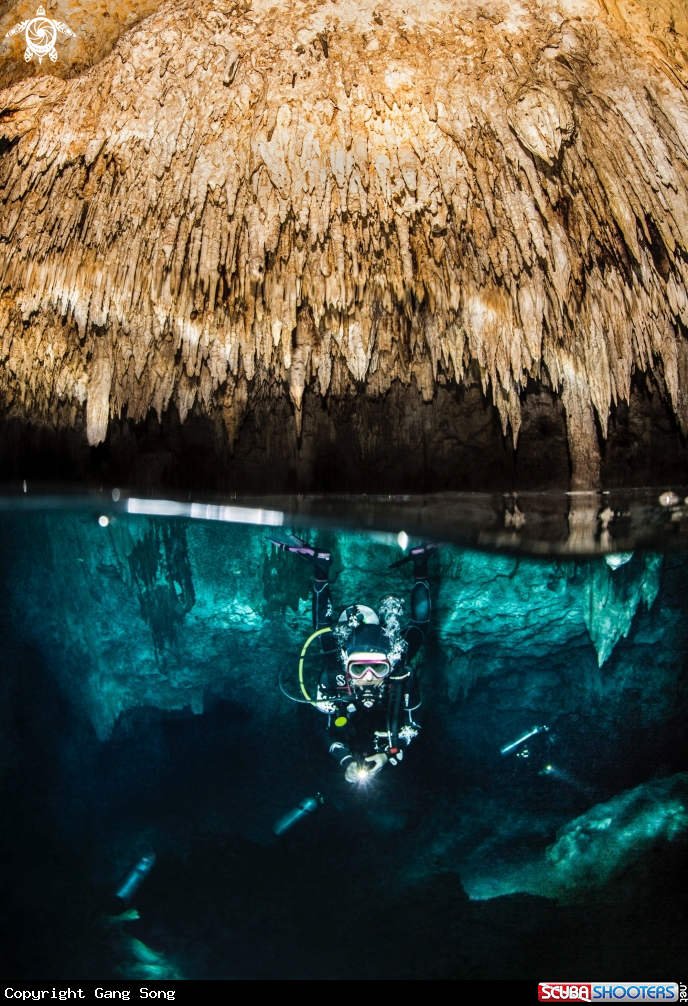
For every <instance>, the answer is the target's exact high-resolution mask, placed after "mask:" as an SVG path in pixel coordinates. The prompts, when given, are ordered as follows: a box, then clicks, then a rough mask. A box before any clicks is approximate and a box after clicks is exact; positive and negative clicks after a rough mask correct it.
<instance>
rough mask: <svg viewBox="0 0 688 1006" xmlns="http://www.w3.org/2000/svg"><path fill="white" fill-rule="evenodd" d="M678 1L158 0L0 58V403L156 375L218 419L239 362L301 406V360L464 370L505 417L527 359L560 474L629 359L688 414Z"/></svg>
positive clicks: (168, 399)
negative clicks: (545, 403) (554, 405)
mask: <svg viewBox="0 0 688 1006" xmlns="http://www.w3.org/2000/svg"><path fill="white" fill-rule="evenodd" d="M68 6H69V5H64V6H63V7H60V13H59V16H60V17H61V18H62V19H64V20H65V21H69V23H70V26H71V27H72V28H75V29H76V28H78V27H79V23H78V16H77V13H76V12H77V10H79V9H81V8H78V5H76V4H75V5H73V8H71V7H70V8H69V10H68V9H67V7H68ZM154 6H155V4H151V5H150V7H151V8H152V7H154ZM246 7H248V0H247V2H246ZM55 9H57V8H55ZM27 10H28V8H27ZM52 10H53V8H51V11H52ZM72 10H73V13H70V11H72ZM114 10H115V7H114V5H113V11H114ZM116 10H117V11H118V12H121V13H118V14H117V18H119V20H118V21H117V23H118V24H121V25H122V26H125V24H126V23H127V17H129V16H130V14H131V12H130V14H127V10H128V8H125V7H121V8H120V7H119V6H118V7H116ZM137 10H138V11H140V10H141V8H137ZM29 13H31V11H29ZM49 13H50V12H49ZM19 16H24V8H21V10H20V7H19V6H17V7H14V8H12V11H9V12H7V13H6V14H5V21H6V22H7V24H8V25H9V23H10V22H11V21H13V19H14V18H16V17H19ZM54 16H57V14H55V15H54ZM81 16H82V17H85V15H83V14H82V15H81ZM131 16H132V17H133V16H134V15H133V14H131ZM94 18H95V15H93V16H92V18H91V21H90V22H89V25H90V26H91V27H89V28H88V30H89V31H91V30H93V32H94V33H96V34H97V23H96V20H94ZM112 20H113V28H112V29H111V31H110V34H109V35H108V38H109V39H110V41H108V42H107V43H104V42H103V43H102V50H99V52H102V53H105V52H106V51H107V48H108V46H109V45H111V44H112V40H114V38H115V35H116V33H117V31H116V30H115V28H114V21H115V20H116V19H115V18H114V17H113V18H112ZM4 23H5V22H3V24H4ZM82 23H83V22H82ZM85 30H86V29H84V31H85ZM117 30H119V29H117ZM685 31H686V17H685V12H684V11H682V10H681V9H680V8H679V7H678V6H671V5H670V4H665V5H663V6H659V5H657V6H652V7H651V6H649V5H647V6H641V5H636V4H633V3H630V2H627V3H623V4H622V3H619V4H614V5H609V6H608V7H605V6H603V5H601V4H598V3H596V2H593V0H586V2H578V3H573V2H570V0H549V2H545V3H539V4H536V3H534V2H532V0H530V2H523V3H503V2H500V0H493V2H491V3H487V4H482V5H477V4H475V3H460V2H459V3H456V2H454V3H450V2H447V0H430V2H424V3H422V4H421V3H416V4H414V3H402V2H401V0H389V2H385V3H374V2H373V0H361V2H356V3H353V2H346V0H341V2H324V3H310V4H309V3H300V2H291V3H283V4H281V5H280V6H279V7H275V6H272V5H271V4H269V3H268V2H266V0H262V2H256V3H254V4H253V7H251V8H250V9H240V8H239V7H238V6H237V5H236V4H229V3H224V2H218V3H215V4H210V3H205V4H199V3H191V2H189V0H171V2H168V3H165V4H163V5H161V6H160V7H159V8H158V9H157V10H155V11H154V13H152V14H151V15H150V16H149V17H148V18H147V19H145V20H143V21H141V22H140V23H139V24H138V25H137V26H136V27H134V28H133V29H132V30H131V31H129V32H127V33H126V34H124V35H122V37H120V39H119V41H118V42H117V44H116V45H115V48H114V49H113V51H112V52H110V54H109V55H104V57H103V58H101V59H100V61H99V62H97V63H96V65H94V66H93V68H92V69H91V70H90V71H88V72H85V73H81V74H80V75H77V76H74V77H72V78H71V79H69V80H61V79H58V78H56V77H54V76H53V77H50V76H43V77H31V78H29V79H26V80H22V81H20V82H18V83H16V84H14V85H13V86H12V87H10V88H7V89H6V90H5V91H3V92H1V93H0V124H1V126H2V133H3V134H4V136H5V138H6V140H5V147H6V150H5V152H4V154H3V156H2V158H1V159H0V198H1V199H2V215H1V217H0V276H1V277H2V282H1V290H2V294H1V300H0V338H1V339H2V342H0V356H1V357H2V360H3V361H4V362H3V369H2V372H1V373H0V388H1V391H2V394H3V397H4V401H5V403H6V406H7V407H8V408H9V409H10V411H14V412H15V413H23V414H27V413H28V414H31V415H32V416H34V417H36V418H41V419H42V421H45V422H50V423H60V422H62V423H65V422H66V423H76V422H79V421H80V417H81V416H83V414H84V410H85V416H86V422H87V429H88V438H89V442H90V443H92V444H96V443H98V442H100V441H102V440H103V438H104V437H105V434H106V430H107V422H108V418H109V417H110V416H112V415H120V414H122V413H124V412H126V414H127V415H129V416H131V417H133V418H135V419H141V418H143V417H144V416H145V415H146V414H147V412H148V411H149V410H150V409H151V408H153V409H156V410H157V411H158V412H160V411H161V410H163V409H165V408H166V407H167V406H168V405H169V404H170V403H173V404H175V405H176V407H177V408H178V410H179V412H180V415H181V417H182V419H183V418H184V417H185V416H186V415H187V414H188V412H189V410H190V409H191V408H194V407H197V408H201V409H203V410H206V411H211V410H221V411H222V414H223V416H224V418H225V422H226V425H227V427H228V429H229V431H230V436H233V435H234V434H235V433H236V429H237V426H238V424H239V423H240V421H241V419H242V417H243V414H244V412H245V409H246V408H247V405H248V403H249V402H250V396H251V394H255V393H257V389H263V391H264V392H265V393H274V392H275V389H280V388H282V387H285V388H287V387H288V389H289V394H290V395H291V399H292V401H293V403H294V408H295V416H296V422H297V426H298V424H299V421H300V407H301V401H302V396H303V393H304V389H305V387H307V386H309V385H313V386H314V387H316V388H317V389H319V391H320V392H321V393H322V394H323V395H326V394H329V395H335V396H339V395H345V394H350V393H354V392H356V393H360V392H362V391H363V390H365V392H366V393H367V394H372V395H377V394H380V393H382V392H384V391H385V390H386V389H387V388H388V387H389V386H390V383H391V382H392V381H393V380H395V379H398V380H401V381H402V382H409V381H411V380H415V382H416V383H417V384H418V386H419V387H420V388H421V389H422V390H423V394H424V396H425V397H426V398H431V397H432V395H433V393H434V388H435V387H436V383H437V382H438V381H439V382H441V383H445V382H447V381H449V382H454V381H456V382H461V381H463V380H466V379H469V378H472V377H473V376H474V375H476V374H477V375H479V379H480V380H481V382H482V384H483V387H484V389H485V390H486V391H489V393H490V394H491V395H492V396H493V399H494V401H495V404H496V405H497V407H498V409H499V411H500V414H501V416H502V421H503V426H504V431H505V434H506V433H508V432H510V433H511V435H512V436H513V438H514V441H516V440H517V437H518V430H519V425H520V396H521V395H522V394H523V391H524V388H525V386H526V383H527V381H528V379H529V378H530V377H534V378H537V379H540V380H543V381H545V383H547V384H549V385H550V386H552V387H553V388H555V389H556V390H558V391H559V392H561V394H562V397H563V401H564V405H565V408H566V411H567V420H568V425H569V442H570V446H571V453H572V460H573V465H574V481H575V479H576V478H578V479H579V481H581V480H582V481H585V478H587V476H586V475H585V472H586V471H588V470H590V469H594V468H595V465H596V464H597V463H598V461H599V452H598V449H597V446H596V434H595V422H596V421H597V422H599V425H600V427H601V429H602V431H603V433H604V431H605V430H606V424H607V418H608V414H609V409H610V407H611V405H612V404H613V403H614V402H615V401H618V400H619V399H627V398H628V396H629V392H630V383H631V377H632V374H633V372H634V370H636V369H641V370H652V371H653V373H654V374H655V376H656V379H657V381H658V383H659V384H660V386H661V387H662V388H663V389H664V393H665V395H666V397H667V400H668V401H669V403H670V404H671V406H672V408H673V410H674V412H675V413H676V415H677V417H678V419H679V421H680V423H681V427H682V429H683V430H684V432H685V431H686V430H687V429H688V398H687V397H686V395H687V391H686V389H687V388H688V343H687V342H686V339H685V336H684V331H685V326H688V297H687V295H686V286H687V284H688V246H687V244H686V242H687V241H688V184H687V183H688V101H687V100H686V83H687V82H688V58H687V57H686V51H688V46H686V36H685ZM69 41H70V44H71V43H72V42H73V40H69ZM13 44H15V46H16V44H17V43H13ZM73 44H74V45H77V43H76V42H73ZM78 45H84V43H83V42H82V41H81V40H80V41H79V42H78ZM61 46H62V47H61V50H60V53H61V55H60V59H62V58H63V55H64V58H65V61H66V60H67V56H66V54H67V52H68V49H67V45H66V44H65V43H61ZM79 51H80V52H81V51H82V50H79ZM70 52H71V50H70ZM75 53H76V50H75ZM69 58H70V59H71V58H74V60H75V61H77V56H76V55H74V56H73V57H72V56H71V55H70V57H69ZM78 58H83V59H84V61H85V60H86V58H87V56H86V55H84V56H83V57H78ZM92 58H93V61H94V62H95V58H94V57H92ZM8 61H9V55H6V56H5V59H4V61H3V72H7V73H8V74H9V73H10V72H11V71H10V70H7V69H6V67H7V65H8ZM13 61H14V62H13V65H16V63H17V61H18V57H17V56H16V55H15V56H13ZM34 62H35V61H34ZM65 65H66V62H65ZM74 65H75V66H76V62H75V64H74ZM57 67H58V64H52V65H51V67H50V72H51V73H55V72H61V71H58V70H57V69H56V68H57ZM35 70H36V67H35V66H34V67H33V70H32V71H31V72H32V73H33V72H35ZM17 72H19V71H17ZM21 72H25V68H22V71H21ZM595 415H596V417H597V419H595V418H594V417H595ZM576 469H578V475H576ZM593 481H594V476H593Z"/></svg>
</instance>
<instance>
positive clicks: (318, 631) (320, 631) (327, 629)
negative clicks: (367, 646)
mask: <svg viewBox="0 0 688 1006" xmlns="http://www.w3.org/2000/svg"><path fill="white" fill-rule="evenodd" d="M323 632H332V629H331V627H330V626H329V625H326V626H325V628H324V629H316V630H315V632H314V633H313V634H312V635H310V636H309V637H308V639H307V640H306V642H305V643H304V644H303V649H302V650H301V656H300V658H299V685H300V687H301V691H302V693H303V695H304V696H305V698H306V701H307V702H310V704H311V705H312V706H317V704H318V703H317V702H314V701H313V699H312V698H311V697H310V695H309V694H308V692H307V691H306V686H305V684H304V681H303V659H304V657H305V656H306V650H307V649H308V647H309V646H310V645H311V643H312V642H313V640H314V639H317V637H318V636H322V634H323Z"/></svg>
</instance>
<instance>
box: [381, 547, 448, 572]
mask: <svg viewBox="0 0 688 1006" xmlns="http://www.w3.org/2000/svg"><path fill="white" fill-rule="evenodd" d="M438 548H439V545H419V546H418V548H412V549H411V551H410V552H409V554H408V555H405V556H403V558H401V559H397V561H396V562H393V563H392V564H391V565H390V566H389V567H388V568H389V569H398V568H399V566H405V565H406V563H407V562H415V561H416V559H421V558H422V557H423V556H429V555H430V554H431V553H432V552H436V551H437V549H438Z"/></svg>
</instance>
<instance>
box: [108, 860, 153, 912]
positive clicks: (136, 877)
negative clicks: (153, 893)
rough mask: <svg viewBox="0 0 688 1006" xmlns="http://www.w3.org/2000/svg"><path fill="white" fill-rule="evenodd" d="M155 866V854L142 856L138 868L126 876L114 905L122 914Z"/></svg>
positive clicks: (117, 892)
mask: <svg viewBox="0 0 688 1006" xmlns="http://www.w3.org/2000/svg"><path fill="white" fill-rule="evenodd" d="M154 865H155V853H154V852H151V853H149V854H148V855H146V856H141V859H139V861H138V863H137V864H136V866H135V867H134V868H133V869H132V870H130V871H129V873H128V874H127V875H126V877H125V878H124V880H123V881H122V883H121V884H120V886H119V887H118V888H117V890H116V891H115V896H114V903H115V905H116V906H117V908H118V909H119V911H120V912H121V911H124V909H125V908H126V907H127V905H128V904H129V902H130V901H131V900H132V898H133V897H134V895H135V894H136V892H137V891H138V889H139V887H140V886H141V884H142V883H143V882H144V880H145V879H146V877H147V876H148V874H149V873H150V872H151V870H152V869H153V866H154Z"/></svg>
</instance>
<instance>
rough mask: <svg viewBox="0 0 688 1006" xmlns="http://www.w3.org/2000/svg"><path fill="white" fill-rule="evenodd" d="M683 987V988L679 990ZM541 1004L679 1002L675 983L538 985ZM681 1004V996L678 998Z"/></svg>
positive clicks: (551, 983)
mask: <svg viewBox="0 0 688 1006" xmlns="http://www.w3.org/2000/svg"><path fill="white" fill-rule="evenodd" d="M682 987H683V986H682ZM538 999H539V1001H540V1002H564V1001H565V1000H568V999H577V1000H579V1001H582V1002H588V1003H590V1002H600V1003H602V1002H605V1003H609V1002H657V1001H658V1000H659V1001H661V1002H673V1003H675V1002H678V1001H679V992H678V982H557V983H554V982H540V983H539V984H538ZM681 999H682V1000H683V996H681Z"/></svg>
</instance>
